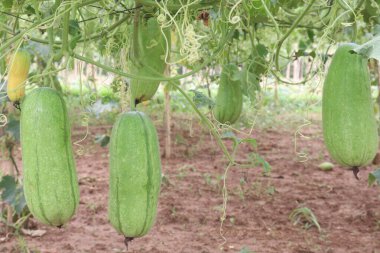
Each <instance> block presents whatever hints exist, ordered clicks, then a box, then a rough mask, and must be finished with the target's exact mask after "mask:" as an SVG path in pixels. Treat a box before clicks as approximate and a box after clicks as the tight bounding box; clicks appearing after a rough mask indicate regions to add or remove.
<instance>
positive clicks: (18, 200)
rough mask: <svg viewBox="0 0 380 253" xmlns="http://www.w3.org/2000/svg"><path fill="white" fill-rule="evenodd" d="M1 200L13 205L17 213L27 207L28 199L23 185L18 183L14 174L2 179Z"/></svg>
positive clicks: (0, 185)
mask: <svg viewBox="0 0 380 253" xmlns="http://www.w3.org/2000/svg"><path fill="white" fill-rule="evenodd" d="M0 190H1V191H2V193H1V200H2V201H4V202H5V203H7V204H8V205H10V206H12V207H13V208H14V209H15V211H16V213H17V214H21V212H22V211H23V210H24V208H25V207H26V201H25V196H24V191H23V188H22V185H20V184H18V183H17V181H16V179H15V178H14V177H12V176H4V177H2V178H1V181H0Z"/></svg>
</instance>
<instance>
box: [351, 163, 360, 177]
mask: <svg viewBox="0 0 380 253" xmlns="http://www.w3.org/2000/svg"><path fill="white" fill-rule="evenodd" d="M352 173H354V176H355V178H356V179H357V180H359V177H358V173H359V167H357V166H354V167H352Z"/></svg>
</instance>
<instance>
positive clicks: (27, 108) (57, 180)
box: [20, 88, 79, 227]
mask: <svg viewBox="0 0 380 253" xmlns="http://www.w3.org/2000/svg"><path fill="white" fill-rule="evenodd" d="M20 124H21V126H20V127H21V129H20V134H21V148H22V163H23V176H24V177H23V185H24V194H25V199H26V203H27V205H28V207H29V210H30V211H31V213H32V214H33V216H34V217H35V218H36V219H37V220H39V221H40V222H42V223H44V224H47V225H51V226H57V227H60V226H62V225H63V224H65V223H66V222H68V221H69V220H70V219H71V217H72V216H73V215H74V214H75V212H76V209H77V207H78V204H79V187H78V180H77V174H76V169H75V161H74V157H73V151H72V146H71V134H70V126H69V119H68V116H67V110H66V105H65V101H64V100H63V98H62V96H61V95H60V93H58V92H57V91H55V90H53V89H51V88H37V89H35V90H33V91H31V92H30V93H29V94H28V95H26V96H25V98H24V101H23V102H22V104H21V119H20Z"/></svg>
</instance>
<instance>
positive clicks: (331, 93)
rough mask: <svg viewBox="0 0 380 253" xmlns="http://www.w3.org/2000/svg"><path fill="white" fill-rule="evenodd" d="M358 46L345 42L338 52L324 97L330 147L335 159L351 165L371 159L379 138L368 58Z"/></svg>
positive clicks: (328, 145) (325, 124)
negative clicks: (359, 50) (358, 50)
mask: <svg viewBox="0 0 380 253" xmlns="http://www.w3.org/2000/svg"><path fill="white" fill-rule="evenodd" d="M354 47H355V44H342V45H340V46H339V48H338V49H337V51H336V52H335V55H334V56H333V59H332V62H331V65H330V67H329V70H328V73H327V76H326V79H325V83H324V86H323V98H322V121H323V136H324V141H325V144H326V147H327V149H328V151H329V153H330V155H331V156H332V158H333V159H334V160H335V161H337V162H338V163H340V164H342V165H345V166H349V167H359V166H363V165H366V164H368V163H370V162H371V161H372V159H373V158H374V156H375V154H376V152H377V149H378V142H379V137H378V132H377V128H378V127H377V123H376V119H375V115H374V110H373V102H372V98H371V89H370V88H371V87H370V76H369V71H368V67H367V60H366V59H364V58H363V57H361V56H360V55H357V54H354V53H351V52H350V50H352V49H353V48H354Z"/></svg>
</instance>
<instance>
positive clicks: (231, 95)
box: [214, 64, 243, 124]
mask: <svg viewBox="0 0 380 253" xmlns="http://www.w3.org/2000/svg"><path fill="white" fill-rule="evenodd" d="M237 72H238V68H237V66H236V65H234V64H227V65H224V66H223V69H222V73H221V76H220V84H219V89H218V93H217V95H216V101H215V107H214V116H215V118H216V120H217V121H219V122H220V123H222V124H226V123H229V124H233V123H235V122H236V121H237V120H238V119H239V117H240V114H241V111H242V108H243V93H242V90H241V86H240V79H235V77H233V74H234V73H237Z"/></svg>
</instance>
